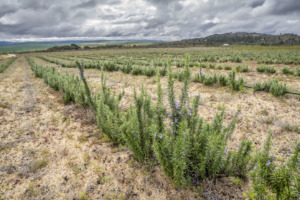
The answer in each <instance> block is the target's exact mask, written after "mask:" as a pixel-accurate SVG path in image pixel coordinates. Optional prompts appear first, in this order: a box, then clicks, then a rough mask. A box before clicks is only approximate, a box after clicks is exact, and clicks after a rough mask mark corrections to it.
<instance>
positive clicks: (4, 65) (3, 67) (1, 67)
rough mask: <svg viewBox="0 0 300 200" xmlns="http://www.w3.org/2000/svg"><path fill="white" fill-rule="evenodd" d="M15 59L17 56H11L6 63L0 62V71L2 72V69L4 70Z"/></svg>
mask: <svg viewBox="0 0 300 200" xmlns="http://www.w3.org/2000/svg"><path fill="white" fill-rule="evenodd" d="M16 59H17V57H12V58H10V59H9V60H8V61H7V62H6V63H4V64H2V65H1V66H0V73H3V72H4V70H6V68H8V67H9V66H10V65H11V64H12V63H13V62H14V61H15V60H16Z"/></svg>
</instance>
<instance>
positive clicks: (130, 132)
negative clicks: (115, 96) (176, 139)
mask: <svg viewBox="0 0 300 200" xmlns="http://www.w3.org/2000/svg"><path fill="white" fill-rule="evenodd" d="M134 102H135V108H133V107H131V108H130V109H129V111H128V112H127V113H126V115H125V116H124V117H123V119H122V122H123V124H122V126H121V130H122V135H123V138H124V140H125V142H126V144H127V145H128V147H129V149H130V150H131V151H132V152H133V155H134V156H135V157H136V158H137V159H138V160H139V161H140V162H145V161H146V160H147V159H150V158H151V157H152V155H153V152H152V143H153V139H152V138H153V130H154V124H155V120H154V113H153V108H152V105H151V97H150V96H149V95H148V94H147V92H145V90H144V88H142V92H141V94H140V96H137V93H136V90H134Z"/></svg>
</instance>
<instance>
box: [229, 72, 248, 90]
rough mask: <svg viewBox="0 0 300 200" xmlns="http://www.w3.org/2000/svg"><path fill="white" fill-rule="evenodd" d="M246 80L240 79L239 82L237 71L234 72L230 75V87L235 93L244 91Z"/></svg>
mask: <svg viewBox="0 0 300 200" xmlns="http://www.w3.org/2000/svg"><path fill="white" fill-rule="evenodd" d="M243 85H244V79H243V78H241V77H240V78H239V79H238V80H236V79H235V71H232V72H230V73H229V75H228V86H229V87H230V88H231V89H232V90H235V91H239V90H242V89H243Z"/></svg>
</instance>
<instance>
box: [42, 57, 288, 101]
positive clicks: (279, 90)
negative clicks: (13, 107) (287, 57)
mask: <svg viewBox="0 0 300 200" xmlns="http://www.w3.org/2000/svg"><path fill="white" fill-rule="evenodd" d="M39 58H41V59H43V60H45V61H47V62H50V63H55V64H58V65H59V66H61V67H68V68H74V67H76V64H75V62H72V63H65V62H61V61H58V60H56V59H50V58H47V57H42V56H39ZM168 65H169V67H168V68H167V67H162V68H159V67H140V66H132V65H131V64H130V63H127V64H126V65H118V64H116V63H115V62H112V61H106V62H99V61H97V62H95V61H90V62H86V63H85V68H86V69H91V68H93V69H99V70H104V71H109V72H113V71H122V72H123V73H126V74H132V75H146V76H148V77H152V76H156V75H157V74H158V73H159V74H160V75H161V76H166V75H167V74H168V73H170V70H168V69H169V68H170V65H171V63H170V62H169V64H168ZM187 66H190V65H189V64H187ZM201 66H202V67H203V66H205V64H204V65H202V64H201ZM241 68H242V67H241ZM172 76H173V77H174V78H175V79H177V80H178V81H183V79H184V71H179V70H177V71H175V72H172ZM191 78H192V81H193V82H196V83H203V84H204V85H206V86H219V87H224V86H228V87H229V88H231V89H232V90H234V91H240V90H242V89H243V87H244V86H245V85H246V82H245V80H244V79H243V78H241V77H240V78H239V79H236V73H235V71H232V72H230V73H229V74H228V75H227V76H226V75H217V74H214V75H205V74H203V73H201V72H200V73H196V74H194V76H192V77H191ZM269 82H270V81H265V82H264V83H255V84H254V85H253V86H247V87H249V88H254V91H265V92H269V93H271V94H272V95H274V96H276V97H278V96H283V95H284V94H286V93H287V92H288V88H287V86H286V84H283V83H280V82H278V81H277V80H272V81H271V82H272V84H271V85H270V84H269ZM259 85H260V87H258V86H259ZM261 85H270V87H262V86H261Z"/></svg>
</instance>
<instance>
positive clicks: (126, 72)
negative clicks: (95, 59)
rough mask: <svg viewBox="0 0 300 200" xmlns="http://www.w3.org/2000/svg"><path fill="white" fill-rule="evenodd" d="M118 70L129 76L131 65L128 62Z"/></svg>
mask: <svg viewBox="0 0 300 200" xmlns="http://www.w3.org/2000/svg"><path fill="white" fill-rule="evenodd" d="M120 70H121V71H122V72H123V73H125V74H130V72H131V71H132V64H131V63H129V62H128V63H127V64H126V65H124V66H123V67H120Z"/></svg>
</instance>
